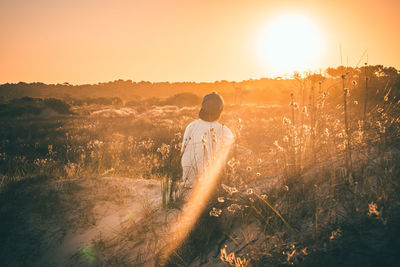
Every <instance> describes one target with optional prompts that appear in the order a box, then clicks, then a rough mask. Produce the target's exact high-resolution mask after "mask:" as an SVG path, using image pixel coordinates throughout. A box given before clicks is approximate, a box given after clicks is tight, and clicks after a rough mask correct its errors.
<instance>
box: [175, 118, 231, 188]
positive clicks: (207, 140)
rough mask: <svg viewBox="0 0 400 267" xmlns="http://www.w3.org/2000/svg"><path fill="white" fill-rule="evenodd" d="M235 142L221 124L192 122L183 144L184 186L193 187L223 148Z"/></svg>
mask: <svg viewBox="0 0 400 267" xmlns="http://www.w3.org/2000/svg"><path fill="white" fill-rule="evenodd" d="M233 141H234V136H233V134H232V131H231V130H230V129H229V128H228V127H226V126H224V125H222V124H221V123H218V122H208V121H204V120H202V119H198V120H196V121H193V122H191V123H190V124H189V125H188V126H187V127H186V130H185V134H184V136H183V143H182V160H181V163H182V169H183V174H182V180H183V186H184V187H188V188H191V187H193V185H194V184H195V183H196V182H197V179H198V178H200V177H201V175H202V174H203V172H204V170H205V168H206V167H207V166H208V164H209V163H210V162H211V161H212V160H213V158H214V157H215V156H216V154H217V152H218V151H219V150H220V149H221V148H222V146H230V145H231V144H232V143H233Z"/></svg>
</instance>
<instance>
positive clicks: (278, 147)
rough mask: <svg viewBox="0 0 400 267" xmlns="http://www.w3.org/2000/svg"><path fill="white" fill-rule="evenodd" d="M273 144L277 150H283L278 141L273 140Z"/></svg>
mask: <svg viewBox="0 0 400 267" xmlns="http://www.w3.org/2000/svg"><path fill="white" fill-rule="evenodd" d="M274 145H275V146H276V148H277V149H278V151H283V147H281V146H280V145H279V143H278V141H277V140H275V142H274Z"/></svg>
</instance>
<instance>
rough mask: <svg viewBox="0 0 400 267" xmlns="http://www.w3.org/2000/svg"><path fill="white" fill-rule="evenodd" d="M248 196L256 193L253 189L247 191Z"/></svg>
mask: <svg viewBox="0 0 400 267" xmlns="http://www.w3.org/2000/svg"><path fill="white" fill-rule="evenodd" d="M246 193H247V194H248V195H251V194H253V193H254V191H253V189H251V188H249V189H247V192H246Z"/></svg>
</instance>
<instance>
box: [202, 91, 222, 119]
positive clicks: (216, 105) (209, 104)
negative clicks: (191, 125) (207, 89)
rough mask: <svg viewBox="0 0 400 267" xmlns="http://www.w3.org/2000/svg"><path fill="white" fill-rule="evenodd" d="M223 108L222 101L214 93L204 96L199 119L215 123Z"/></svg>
mask: <svg viewBox="0 0 400 267" xmlns="http://www.w3.org/2000/svg"><path fill="white" fill-rule="evenodd" d="M223 108H224V100H223V99H222V97H221V96H220V95H219V94H217V93H216V92H212V93H211V94H208V95H205V96H204V98H203V102H202V103H201V109H200V112H199V117H200V119H202V120H204V121H216V120H218V119H219V117H220V115H221V112H222V110H223Z"/></svg>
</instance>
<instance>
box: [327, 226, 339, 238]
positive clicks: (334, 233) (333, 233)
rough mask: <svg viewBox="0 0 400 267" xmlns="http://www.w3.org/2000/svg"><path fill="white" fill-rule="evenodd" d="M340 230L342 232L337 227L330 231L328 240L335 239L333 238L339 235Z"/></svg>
mask: <svg viewBox="0 0 400 267" xmlns="http://www.w3.org/2000/svg"><path fill="white" fill-rule="evenodd" d="M341 232H342V231H341V230H340V228H338V229H337V230H335V231H332V233H331V236H330V237H329V239H330V240H333V239H335V238H338V237H339V236H340V234H341Z"/></svg>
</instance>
